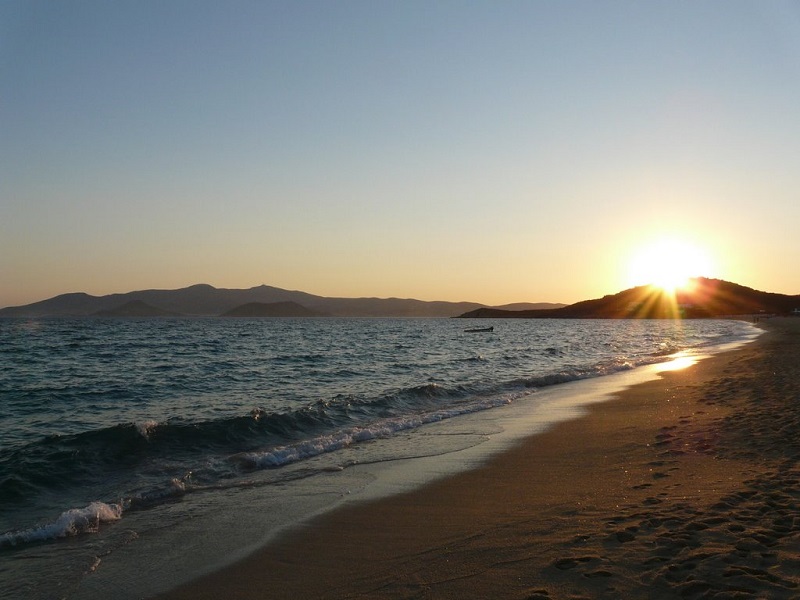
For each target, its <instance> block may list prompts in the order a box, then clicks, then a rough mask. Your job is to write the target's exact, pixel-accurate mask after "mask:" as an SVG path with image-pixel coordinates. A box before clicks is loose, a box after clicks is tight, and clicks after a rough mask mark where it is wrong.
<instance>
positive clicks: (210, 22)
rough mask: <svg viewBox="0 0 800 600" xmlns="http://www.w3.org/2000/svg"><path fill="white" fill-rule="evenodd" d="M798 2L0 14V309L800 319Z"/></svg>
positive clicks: (94, 6) (89, 4)
mask: <svg viewBox="0 0 800 600" xmlns="http://www.w3.org/2000/svg"><path fill="white" fill-rule="evenodd" d="M798 107H800V3H797V2H781V1H752V2H741V1H731V0H725V1H718V2H702V1H700V2H698V1H691V2H679V1H675V2H660V1H659V2H647V1H642V2H633V1H624V2H623V1H620V2H596V1H586V2H561V1H558V2H556V1H552V2H550V1H547V2H545V1H528V2H488V1H487V2H467V1H458V2H448V1H437V2H416V1H406V2H389V1H375V0H370V1H364V2H349V1H342V2H328V1H325V2H266V1H252V2H250V1H248V2H243V1H234V2H206V1H200V0H191V1H185V2H183V1H169V0H159V1H149V0H143V1H120V2H116V1H115V2H108V1H81V0H74V1H70V2H61V1H56V0H52V1H48V2H40V1H36V0H25V1H12V0H2V1H0V306H8V305H15V304H23V303H28V302H33V301H36V300H41V299H44V298H47V297H50V296H53V295H56V294H59V293H64V292H73V291H85V292H88V293H92V294H106V293H113V292H124V291H130V290H134V289H143V288H177V287H183V286H186V285H191V284H193V283H200V282H204V283H210V284H212V285H215V286H218V287H251V286H254V285H259V284H261V283H266V284H270V285H275V286H278V287H284V288H290V289H301V290H304V291H308V292H312V293H317V294H322V295H329V296H364V295H368V296H401V297H416V298H420V299H427V300H434V299H437V300H472V301H479V302H485V303H495V304H500V303H504V302H513V301H553V302H574V301H578V300H582V299H586V298H591V297H597V296H601V295H603V294H607V293H613V292H616V291H619V290H621V289H623V288H624V287H627V284H628V283H629V274H628V266H629V264H630V263H631V261H632V260H633V259H634V258H635V255H636V254H637V253H638V252H641V248H643V247H645V246H646V245H647V244H649V243H650V242H652V241H653V240H655V239H657V238H659V237H662V236H665V235H666V236H673V237H675V236H677V237H679V238H681V239H684V240H688V241H690V242H691V243H692V244H694V245H695V246H698V247H701V248H702V249H703V250H704V251H705V252H706V253H707V254H709V255H711V256H712V257H713V264H714V267H713V269H710V272H707V273H699V274H705V275H709V276H713V277H721V278H724V279H729V280H732V281H736V282H738V283H743V284H745V285H749V286H752V287H756V288H759V289H766V290H769V291H776V292H783V293H792V294H798V293H800V268H798V265H800V243H799V242H798V241H797V240H798V229H799V226H800V108H798Z"/></svg>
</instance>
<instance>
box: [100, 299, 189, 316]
mask: <svg viewBox="0 0 800 600" xmlns="http://www.w3.org/2000/svg"><path fill="white" fill-rule="evenodd" d="M93 316H95V317H178V316H180V315H179V314H178V313H174V312H170V311H168V310H163V309H161V308H156V307H155V306H150V305H149V304H147V303H145V302H142V301H141V300H131V301H130V302H126V303H125V304H123V305H122V306H118V307H116V308H111V309H107V310H100V311H97V312H96V313H94V315H93Z"/></svg>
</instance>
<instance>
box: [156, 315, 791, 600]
mask: <svg viewBox="0 0 800 600" xmlns="http://www.w3.org/2000/svg"><path fill="white" fill-rule="evenodd" d="M766 328H767V329H768V333H767V334H765V335H764V336H762V337H761V338H759V340H758V341H756V342H755V343H753V344H749V345H748V346H746V347H744V348H742V349H739V350H736V351H732V352H728V353H725V354H720V355H717V356H715V357H712V358H710V359H707V360H705V361H702V362H701V363H699V364H698V365H695V366H694V367H691V368H689V369H686V370H684V371H675V372H668V373H664V374H663V375H662V376H661V378H659V379H658V380H657V381H651V382H648V383H644V384H640V385H637V386H635V387H632V388H630V389H628V390H626V391H624V392H623V393H621V394H620V395H619V396H618V397H617V398H616V399H614V400H612V401H610V402H607V403H604V404H599V405H595V406H594V407H593V408H592V410H591V414H590V415H589V416H587V417H584V418H581V419H578V420H575V421H570V422H566V423H562V424H560V425H558V426H556V427H555V428H554V429H552V430H551V431H549V432H547V433H545V434H542V435H539V436H535V437H533V438H530V439H528V440H526V441H525V442H524V443H523V444H521V445H520V446H518V447H516V448H514V449H512V450H510V451H509V452H507V453H504V454H502V455H501V456H498V457H496V458H494V459H492V460H491V461H490V462H489V463H488V464H487V465H486V466H485V467H482V468H480V469H477V470H474V471H470V472H467V473H464V474H460V475H457V476H455V477H451V478H449V479H446V480H442V481H440V482H437V483H435V484H433V485H430V486H428V487H425V488H423V489H421V490H418V491H415V492H412V493H408V494H404V495H401V496H395V497H391V498H387V499H384V500H379V501H376V502H373V503H371V504H368V505H362V506H350V507H346V508H343V509H341V510H339V511H336V512H334V513H331V514H328V515H325V516H323V517H321V518H319V519H317V520H316V521H314V522H312V523H310V524H308V525H307V526H305V527H303V528H301V529H299V530H295V531H293V532H291V534H290V535H287V536H286V537H285V538H283V539H282V540H279V541H278V542H276V543H274V544H272V545H270V546H268V547H267V548H264V549H262V550H260V551H259V552H257V553H256V554H254V555H252V556H251V557H249V558H247V559H245V560H244V561H242V562H240V563H237V564H235V565H233V566H232V567H229V568H227V569H225V570H223V571H221V572H219V573H215V574H212V575H210V576H206V577H204V578H202V579H199V580H197V581H195V582H193V583H190V584H188V585H186V586H183V587H181V588H179V589H177V590H174V591H173V592H171V593H170V594H167V595H166V596H164V598H169V599H171V600H177V599H189V598H191V599H198V598H264V599H267V598H269V599H272V598H292V599H296V598H331V599H333V598H519V599H529V600H532V599H537V600H547V599H566V598H570V599H577V598H615V599H616V598H800V587H798V584H799V583H800V468H799V467H798V464H797V462H798V459H800V319H780V320H773V321H770V322H768V323H767V324H766Z"/></svg>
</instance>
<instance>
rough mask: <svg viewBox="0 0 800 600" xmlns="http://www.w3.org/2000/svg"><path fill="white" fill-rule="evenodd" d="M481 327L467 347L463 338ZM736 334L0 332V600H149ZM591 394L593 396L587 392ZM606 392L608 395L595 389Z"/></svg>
mask: <svg viewBox="0 0 800 600" xmlns="http://www.w3.org/2000/svg"><path fill="white" fill-rule="evenodd" d="M476 324H477V325H478V326H480V327H482V328H483V327H493V330H492V331H488V332H487V331H484V332H468V331H466V329H468V328H470V326H473V327H474V326H476ZM759 331H760V330H757V329H756V328H755V327H753V326H752V325H750V324H749V323H746V322H744V321H737V320H684V321H669V320H588V319H587V320H556V319H541V320H536V319H531V320H528V319H505V320H480V321H465V320H460V319H366V318H364V319H358V318H347V319H339V318H318V319H317V318H306V319H266V318H262V319H255V318H254V319H248V318H242V319H235V318H174V319H173V318H157V319H146V318H141V319H138V318H129V319H123V318H116V319H115V318H105V319H103V318H76V319H70V318H39V319H21V318H19V319H0V596H2V597H3V598H25V599H32V600H40V599H50V598H59V599H60V598H107V597H111V596H112V595H113V597H115V599H117V600H123V599H125V598H144V597H148V596H150V595H153V594H155V593H158V592H161V591H164V590H166V589H168V588H169V587H171V586H174V585H175V584H177V583H181V582H183V581H186V580H188V579H190V578H192V577H195V576H197V575H198V574H200V573H203V572H207V571H210V570H213V569H215V568H218V567H220V566H221V565H224V564H226V563H229V562H231V561H234V560H236V559H238V558H242V557H244V556H245V555H247V554H248V553H249V552H251V551H252V550H254V549H256V548H258V547H259V546H261V545H263V544H265V543H267V542H268V541H269V540H270V539H273V538H274V537H275V536H277V535H291V531H292V528H293V527H297V526H298V524H301V523H303V522H306V521H307V520H308V519H310V518H312V517H314V516H316V515H319V514H321V513H324V512H325V511H327V510H330V509H332V508H334V507H336V506H340V505H341V504H342V503H344V502H354V501H363V500H366V499H370V498H373V497H379V496H381V495H385V494H391V493H398V492H399V491H405V490H407V489H410V488H411V487H413V486H415V485H421V484H424V483H425V482H426V481H430V480H431V479H433V478H436V477H442V476H445V475H448V474H450V473H453V472H457V471H458V470H461V469H467V468H473V467H474V466H476V465H478V464H480V463H481V461H485V460H486V458H487V457H488V456H490V455H491V454H492V453H493V452H497V451H501V450H502V448H503V447H507V446H508V444H511V443H514V440H518V439H519V438H520V437H522V436H527V435H533V434H536V433H537V432H539V431H543V430H544V429H546V428H547V427H548V426H550V425H551V424H552V423H554V422H556V421H558V420H562V419H564V418H573V417H575V416H577V415H578V414H581V410H582V408H581V407H583V406H585V405H586V404H588V403H591V402H594V401H598V400H602V399H605V398H606V397H608V392H609V390H611V387H609V385H610V382H616V384H615V385H617V386H619V385H627V384H628V383H629V381H630V379H624V378H623V379H621V377H623V376H624V375H625V374H634V373H638V374H642V373H650V375H648V376H649V377H652V376H654V375H652V372H653V371H652V369H653V367H654V366H658V365H662V364H667V363H670V362H674V361H675V360H676V359H681V360H687V359H689V360H692V359H693V358H697V357H701V356H705V355H709V354H713V353H715V352H717V351H719V350H721V349H724V348H729V347H732V346H735V345H737V344H742V343H745V342H747V341H749V340H752V339H753V338H754V337H755V336H757V335H758V333H759ZM587 386H588V387H587ZM612 387H613V386H612Z"/></svg>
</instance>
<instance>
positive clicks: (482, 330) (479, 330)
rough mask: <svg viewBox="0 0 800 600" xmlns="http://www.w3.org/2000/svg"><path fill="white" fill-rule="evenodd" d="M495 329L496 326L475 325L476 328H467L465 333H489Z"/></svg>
mask: <svg viewBox="0 0 800 600" xmlns="http://www.w3.org/2000/svg"><path fill="white" fill-rule="evenodd" d="M492 331H494V327H475V328H474V329H465V330H464V332H465V333H489V332H492Z"/></svg>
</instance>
